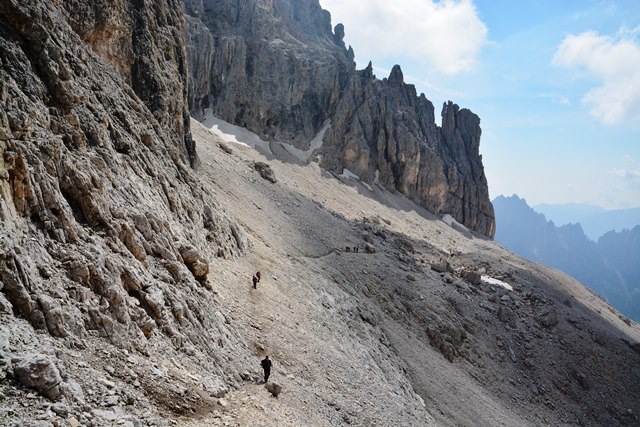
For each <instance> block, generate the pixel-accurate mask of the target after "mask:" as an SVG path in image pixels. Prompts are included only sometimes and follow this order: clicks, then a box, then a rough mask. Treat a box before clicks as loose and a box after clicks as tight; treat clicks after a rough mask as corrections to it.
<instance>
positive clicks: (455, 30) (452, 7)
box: [320, 0, 487, 74]
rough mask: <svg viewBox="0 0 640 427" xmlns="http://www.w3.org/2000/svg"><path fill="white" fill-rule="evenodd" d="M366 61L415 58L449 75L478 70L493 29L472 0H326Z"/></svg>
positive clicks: (323, 0)
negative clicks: (483, 47)
mask: <svg viewBox="0 0 640 427" xmlns="http://www.w3.org/2000/svg"><path fill="white" fill-rule="evenodd" d="M320 2H321V4H322V7H323V8H325V9H327V10H329V11H330V12H331V14H332V23H333V24H334V25H335V24H336V23H338V22H342V23H343V24H344V25H345V34H346V37H345V39H346V42H347V43H349V44H351V45H352V46H353V49H354V51H355V53H356V58H357V59H358V62H359V64H360V63H365V64H366V63H367V62H368V61H369V60H373V61H374V62H376V61H381V60H382V59H383V58H385V57H386V58H392V59H393V58H397V57H400V56H403V57H409V58H411V59H412V60H413V61H415V62H417V63H419V64H421V65H422V66H423V67H425V68H429V69H432V70H434V71H439V72H441V73H443V74H456V73H460V72H464V71H470V70H472V69H473V67H474V66H475V64H476V62H477V59H476V58H477V56H478V54H479V52H480V49H481V48H482V46H483V45H485V44H486V43H487V27H486V26H485V25H484V23H483V22H482V21H481V20H480V18H479V17H478V12H477V10H476V8H475V6H474V4H473V2H472V0H442V1H439V2H438V1H434V0H402V1H394V2H390V1H387V0H367V1H364V0H320Z"/></svg>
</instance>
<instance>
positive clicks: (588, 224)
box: [532, 203, 640, 242]
mask: <svg viewBox="0 0 640 427" xmlns="http://www.w3.org/2000/svg"><path fill="white" fill-rule="evenodd" d="M532 207H533V209H534V210H535V211H536V212H540V213H542V214H544V215H545V217H547V219H550V220H551V221H553V222H554V223H555V224H556V225H558V226H560V225H565V224H576V223H579V224H580V225H581V226H582V229H583V231H584V234H586V235H587V237H589V239H591V240H593V241H594V242H595V241H597V240H598V239H599V238H600V237H601V236H602V235H603V234H605V233H606V232H608V231H622V230H625V229H626V230H630V229H632V228H633V227H635V226H636V225H640V207H639V208H629V209H613V210H607V209H605V208H603V207H600V206H596V205H591V204H586V203H566V204H546V203H543V204H538V205H534V206H532Z"/></svg>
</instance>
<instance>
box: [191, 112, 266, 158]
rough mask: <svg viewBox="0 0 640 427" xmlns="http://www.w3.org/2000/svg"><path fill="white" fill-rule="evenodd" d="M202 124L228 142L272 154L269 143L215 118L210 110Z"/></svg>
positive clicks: (249, 132)
mask: <svg viewBox="0 0 640 427" xmlns="http://www.w3.org/2000/svg"><path fill="white" fill-rule="evenodd" d="M202 124H203V125H204V126H205V127H206V128H207V129H209V130H210V131H212V132H213V133H215V134H216V135H218V136H219V137H220V138H222V139H223V140H224V141H226V142H232V143H235V144H240V145H244V146H246V147H251V148H261V149H263V150H265V151H266V152H268V153H271V149H270V148H269V143H268V142H267V141H265V140H263V139H262V138H260V137H259V136H258V135H256V134H255V133H253V132H251V131H249V130H247V129H245V128H243V127H240V126H236V125H232V124H231V123H228V122H225V121H224V120H221V119H219V118H217V117H215V116H214V115H213V112H212V111H211V109H210V108H207V109H205V110H204V120H203V121H202Z"/></svg>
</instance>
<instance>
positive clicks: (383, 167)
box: [185, 0, 495, 237]
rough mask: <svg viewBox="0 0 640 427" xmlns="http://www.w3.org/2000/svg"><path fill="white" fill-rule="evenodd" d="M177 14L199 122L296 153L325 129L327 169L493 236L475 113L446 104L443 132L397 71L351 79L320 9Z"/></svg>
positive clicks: (259, 6) (250, 7) (260, 6)
mask: <svg viewBox="0 0 640 427" xmlns="http://www.w3.org/2000/svg"><path fill="white" fill-rule="evenodd" d="M185 10H186V13H187V15H188V16H187V30H186V39H187V45H188V47H187V50H188V53H189V62H190V64H191V70H190V80H189V104H190V107H191V110H192V112H194V113H195V114H196V116H198V115H201V114H202V111H203V110H204V109H205V108H211V109H212V111H213V114H214V115H216V116H218V117H220V118H222V119H224V120H226V121H229V122H231V123H234V124H236V125H240V126H244V127H247V128H248V129H249V130H251V131H253V132H256V133H257V134H259V135H260V136H261V137H263V138H265V139H269V140H279V141H283V142H288V143H292V144H294V145H296V146H297V147H298V148H301V149H308V148H309V141H310V140H311V139H312V138H313V136H315V134H316V133H317V132H318V131H319V130H320V128H321V127H322V124H323V123H324V122H325V121H326V120H327V119H329V120H331V123H332V126H331V128H330V130H329V131H328V132H327V133H326V134H325V137H324V145H323V147H322V148H321V149H320V153H321V154H322V160H321V164H322V166H323V167H325V168H327V169H329V170H331V171H332V172H334V173H341V172H342V169H343V168H347V169H350V170H351V171H352V172H354V173H355V174H357V175H359V176H360V178H361V179H363V180H365V181H366V182H368V183H374V182H379V183H380V184H381V185H382V186H384V187H385V188H387V189H390V190H397V191H399V192H401V193H403V194H404V195H406V196H407V197H409V198H410V199H411V200H414V201H416V202H418V203H419V204H421V205H422V206H424V207H426V208H427V209H428V210H429V211H431V212H433V213H435V214H444V213H450V214H451V215H452V216H453V217H455V218H456V219H457V220H458V221H459V222H461V223H462V224H464V225H465V226H467V227H469V228H471V229H473V230H475V231H478V232H480V233H482V234H485V235H487V236H489V237H493V235H494V232H495V221H494V215H493V207H492V206H491V202H490V200H489V196H488V188H487V181H486V177H485V176H484V169H483V166H482V160H481V158H480V155H479V152H478V147H479V143H480V133H481V131H480V119H479V118H478V117H477V116H476V115H475V114H473V113H471V112H470V111H469V110H466V109H462V110H460V109H459V108H458V106H457V105H454V104H452V103H450V102H449V103H447V104H445V106H444V107H443V111H442V127H439V126H437V125H436V124H435V118H434V108H433V105H432V103H431V102H430V101H429V100H428V99H426V98H425V97H424V95H422V94H421V95H420V96H419V97H418V96H417V95H416V91H415V87H414V86H413V85H408V84H405V83H404V79H403V75H402V71H401V70H400V67H399V66H396V67H394V68H393V70H392V72H391V74H390V76H389V78H388V79H385V80H384V81H381V80H378V79H376V78H375V76H374V75H373V73H372V68H371V66H369V67H368V68H367V69H365V70H362V71H356V70H355V67H354V62H353V58H354V54H353V51H352V50H351V48H350V47H349V49H348V50H347V49H346V47H345V45H344V42H343V40H342V39H343V37H344V31H345V29H344V26H343V25H342V24H338V25H336V27H335V29H334V31H333V32H332V30H331V26H330V15H329V13H328V12H326V11H324V10H322V9H321V8H320V5H319V3H318V1H317V0H304V1H291V0H274V1H269V2H263V1H248V2H244V3H243V4H242V6H239V3H238V2H237V1H211V0H210V1H206V0H205V1H202V0H199V1H188V2H186V4H185ZM211 47H213V50H211ZM203 52H204V54H203ZM209 52H212V53H209Z"/></svg>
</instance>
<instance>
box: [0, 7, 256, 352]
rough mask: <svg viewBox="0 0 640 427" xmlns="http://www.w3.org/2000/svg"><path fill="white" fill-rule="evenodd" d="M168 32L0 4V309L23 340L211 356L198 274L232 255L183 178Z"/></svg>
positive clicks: (160, 21)
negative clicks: (36, 332)
mask: <svg viewBox="0 0 640 427" xmlns="http://www.w3.org/2000/svg"><path fill="white" fill-rule="evenodd" d="M182 28H183V17H182V8H181V4H180V3H179V2H177V1H172V0H166V1H164V0H162V1H154V2H142V1H116V2H106V1H97V2H86V1H68V2H67V1H65V2H49V1H44V0H43V1H35V0H32V1H22V0H20V1H18V0H16V1H3V2H2V7H1V8H0V128H2V133H1V135H0V190H1V193H0V220H1V221H2V227H0V283H1V284H2V286H0V289H2V293H0V306H1V307H3V308H5V309H6V308H7V307H11V309H12V311H13V313H14V314H15V315H17V316H18V317H22V318H24V319H26V320H28V321H29V323H30V324H31V325H32V326H33V327H34V328H35V329H40V330H46V331H47V332H48V333H49V334H51V335H52V336H55V337H61V338H67V337H68V338H69V339H72V340H78V339H82V338H84V337H86V336H87V334H89V333H91V334H97V335H98V336H101V337H104V338H105V339H107V340H109V341H111V342H112V343H113V344H115V345H117V346H119V347H121V348H131V347H136V348H138V349H139V350H140V351H145V350H144V348H145V346H146V339H145V338H148V337H150V336H151V335H152V334H153V333H154V331H157V332H159V333H160V335H162V336H164V337H165V338H166V339H168V340H171V342H173V344H175V346H176V348H184V347H185V346H192V345H196V344H197V345H198V346H199V347H200V348H202V349H205V351H212V348H213V347H212V346H213V344H214V343H213V342H212V341H210V340H209V341H208V340H207V339H204V338H202V337H199V336H198V335H197V334H193V333H192V332H193V328H194V327H195V325H196V323H198V324H203V323H204V324H209V325H210V326H211V327H212V328H213V330H215V329H216V328H217V327H216V326H215V325H217V324H218V323H217V322H218V320H216V318H215V316H213V315H212V314H210V313H209V311H206V310H205V306H204V305H203V302H202V298H198V296H197V295H198V294H199V293H207V292H209V290H208V282H207V272H208V264H207V263H208V261H207V259H209V257H210V255H211V254H212V255H213V256H214V257H215V256H219V257H231V256H233V255H234V254H237V253H241V252H242V251H243V250H244V249H245V248H246V240H245V238H244V237H243V235H242V233H241V232H240V230H239V228H238V226H237V225H236V223H235V222H234V221H233V220H231V219H230V218H229V217H228V216H227V215H226V214H225V213H224V212H223V211H222V210H221V209H220V208H219V207H218V206H217V205H216V203H215V202H214V201H213V200H212V199H211V197H210V194H209V193H207V191H206V190H204V189H203V188H202V186H201V185H200V184H199V183H198V181H197V180H196V179H195V178H194V177H193V174H192V171H191V169H190V167H189V164H191V165H194V164H195V163H196V162H197V157H196V153H195V146H194V145H193V143H192V142H191V137H190V130H189V126H190V125H189V121H188V120H189V114H188V109H187V105H186V89H185V87H186V86H185V79H186V71H187V70H186V68H185V58H186V53H185V48H184V43H183V41H182V40H183V39H182V34H183V30H182ZM5 298H6V299H5ZM195 319H198V320H197V321H196V320H195ZM219 326H220V325H219ZM189 334H191V336H190V337H188V335H189Z"/></svg>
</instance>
